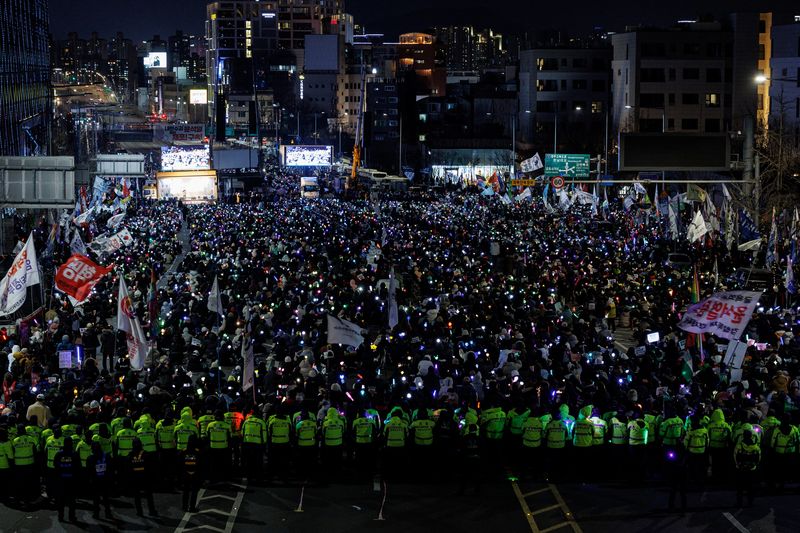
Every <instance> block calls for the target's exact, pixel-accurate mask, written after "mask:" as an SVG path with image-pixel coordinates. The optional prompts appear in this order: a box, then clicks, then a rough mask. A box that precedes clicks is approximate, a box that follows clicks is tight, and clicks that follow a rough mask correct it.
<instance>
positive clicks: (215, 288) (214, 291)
mask: <svg viewBox="0 0 800 533" xmlns="http://www.w3.org/2000/svg"><path fill="white" fill-rule="evenodd" d="M208 310H209V311H211V312H213V313H217V314H218V315H219V316H221V317H223V318H224V317H225V311H224V310H223V309H222V299H221V298H220V296H219V280H218V279H217V276H214V284H213V285H212V286H211V292H210V293H209V295H208Z"/></svg>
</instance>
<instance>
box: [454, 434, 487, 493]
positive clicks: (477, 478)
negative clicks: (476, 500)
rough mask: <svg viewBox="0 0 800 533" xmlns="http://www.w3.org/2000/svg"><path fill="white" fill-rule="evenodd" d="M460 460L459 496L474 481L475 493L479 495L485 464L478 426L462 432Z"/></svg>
mask: <svg viewBox="0 0 800 533" xmlns="http://www.w3.org/2000/svg"><path fill="white" fill-rule="evenodd" d="M459 458H460V461H461V464H460V465H459V468H458V472H459V474H460V475H459V478H460V484H459V487H458V494H459V495H461V494H464V491H465V490H466V488H467V485H468V484H469V482H470V480H472V485H473V487H474V488H475V493H479V492H480V491H481V482H482V481H483V462H482V461H481V450H480V429H479V427H478V425H477V424H467V425H466V426H464V429H463V431H462V432H461V442H460V446H459Z"/></svg>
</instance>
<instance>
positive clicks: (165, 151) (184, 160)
mask: <svg viewBox="0 0 800 533" xmlns="http://www.w3.org/2000/svg"><path fill="white" fill-rule="evenodd" d="M209 168H211V157H210V153H209V149H208V145H202V146H162V147H161V170H163V171H165V172H171V171H175V170H207V169H209Z"/></svg>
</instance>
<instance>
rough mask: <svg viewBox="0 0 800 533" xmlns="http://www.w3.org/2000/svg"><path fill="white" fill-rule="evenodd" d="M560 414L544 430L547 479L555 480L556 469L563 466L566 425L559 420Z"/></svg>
mask: <svg viewBox="0 0 800 533" xmlns="http://www.w3.org/2000/svg"><path fill="white" fill-rule="evenodd" d="M561 416H562V414H561V413H559V415H558V416H557V417H555V418H553V419H552V420H551V421H550V423H548V424H547V426H546V427H545V428H544V442H545V444H546V447H547V467H546V468H547V473H548V475H547V478H548V479H550V478H555V477H556V476H557V475H556V472H558V468H561V467H563V466H564V465H565V458H566V457H565V454H566V446H567V434H568V433H569V432H568V430H567V424H566V422H565V421H564V420H562V419H561Z"/></svg>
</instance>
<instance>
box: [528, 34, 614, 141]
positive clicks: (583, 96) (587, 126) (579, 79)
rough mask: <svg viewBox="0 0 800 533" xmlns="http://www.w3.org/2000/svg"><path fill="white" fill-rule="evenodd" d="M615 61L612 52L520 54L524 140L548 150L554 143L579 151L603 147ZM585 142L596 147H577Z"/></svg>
mask: <svg viewBox="0 0 800 533" xmlns="http://www.w3.org/2000/svg"><path fill="white" fill-rule="evenodd" d="M610 63H611V49H610V48H539V49H532V50H522V51H520V53H519V113H518V118H519V132H520V136H521V139H522V140H523V141H524V142H529V143H531V142H536V143H539V144H540V145H542V146H543V147H547V148H548V149H552V148H554V147H555V145H559V146H560V145H572V146H573V147H574V148H575V149H577V148H579V147H580V148H585V149H594V148H596V147H599V146H602V145H603V143H604V142H605V127H606V118H607V113H608V112H609V99H610V90H611V87H610V81H611V80H610ZM556 121H558V126H556ZM557 128H558V130H559V131H556V129H557ZM582 140H588V144H590V145H591V146H589V145H584V144H580V145H576V144H578V143H582V142H583V141H582ZM548 151H549V150H548Z"/></svg>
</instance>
